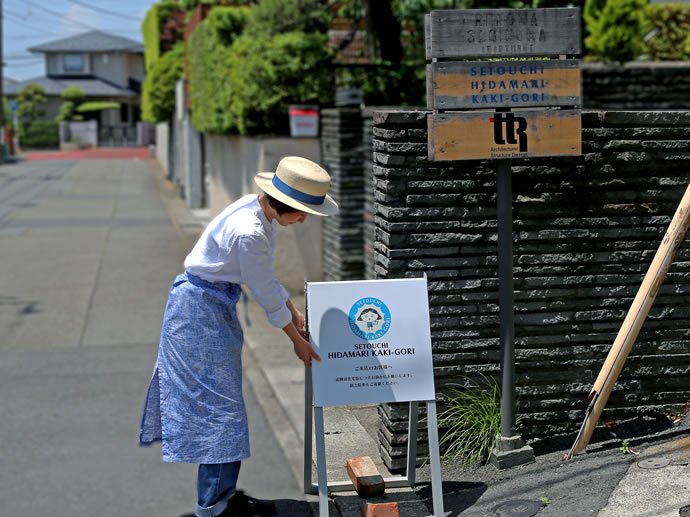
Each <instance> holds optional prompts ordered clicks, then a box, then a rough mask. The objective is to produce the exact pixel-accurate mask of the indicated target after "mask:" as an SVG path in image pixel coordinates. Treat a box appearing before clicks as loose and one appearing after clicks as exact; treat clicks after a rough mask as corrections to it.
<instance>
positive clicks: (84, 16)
mask: <svg viewBox="0 0 690 517" xmlns="http://www.w3.org/2000/svg"><path fill="white" fill-rule="evenodd" d="M154 3H155V2H153V1H149V0H118V1H117V2H110V1H109V2H106V1H104V0H2V46H3V48H2V53H3V61H4V63H5V66H4V68H3V77H5V78H9V79H15V80H18V81H23V80H26V79H31V78H33V77H40V76H43V75H45V64H44V59H43V54H32V53H30V52H29V51H28V50H26V49H27V48H28V47H32V46H35V45H40V44H42V43H47V42H49V41H54V40H58V39H61V38H65V37H68V36H74V35H75V34H80V33H83V32H88V31H91V30H94V29H98V30H102V31H106V32H110V33H113V34H117V35H118V36H124V37H126V38H130V39H133V40H135V41H139V42H141V41H142V38H141V29H140V27H141V20H142V19H143V18H144V15H145V14H146V11H147V10H148V8H149V7H150V6H151V5H152V4H154Z"/></svg>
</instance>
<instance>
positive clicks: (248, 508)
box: [219, 490, 276, 517]
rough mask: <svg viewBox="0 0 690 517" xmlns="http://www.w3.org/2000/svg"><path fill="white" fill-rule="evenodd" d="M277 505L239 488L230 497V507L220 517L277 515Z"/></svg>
mask: <svg viewBox="0 0 690 517" xmlns="http://www.w3.org/2000/svg"><path fill="white" fill-rule="evenodd" d="M275 513H276V505H275V503H273V502H272V501H260V500H259V499H254V498H253V497H249V496H248V495H247V494H245V493H244V492H242V490H238V491H237V492H235V495H233V496H232V497H231V498H230V499H228V507H227V508H226V509H225V510H224V511H223V513H221V514H220V516H219V517H251V516H252V515H275Z"/></svg>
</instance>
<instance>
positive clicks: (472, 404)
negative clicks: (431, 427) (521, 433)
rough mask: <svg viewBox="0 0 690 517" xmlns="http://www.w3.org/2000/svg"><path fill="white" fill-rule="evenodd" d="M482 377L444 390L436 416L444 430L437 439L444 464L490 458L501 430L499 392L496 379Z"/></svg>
mask: <svg viewBox="0 0 690 517" xmlns="http://www.w3.org/2000/svg"><path fill="white" fill-rule="evenodd" d="M481 377H482V378H481V380H480V381H479V382H477V381H475V380H474V379H466V384H465V385H460V384H450V385H448V386H447V389H445V390H444V394H445V395H446V397H447V398H448V403H447V405H446V407H445V408H444V409H443V411H441V412H440V413H439V417H438V419H439V427H441V428H444V429H446V431H445V432H444V434H443V436H442V437H441V439H440V441H439V445H440V447H441V450H443V451H444V452H443V455H442V460H443V462H444V463H454V462H461V463H462V464H463V465H464V466H466V467H472V466H475V465H480V464H484V463H488V461H489V459H490V456H491V450H492V448H493V446H494V444H495V442H496V436H497V435H499V434H500V432H501V406H500V399H501V391H500V389H499V387H498V383H497V382H496V380H495V379H493V378H491V377H486V376H484V375H482V376H481ZM517 420H518V422H519V420H520V419H519V418H518V419H517Z"/></svg>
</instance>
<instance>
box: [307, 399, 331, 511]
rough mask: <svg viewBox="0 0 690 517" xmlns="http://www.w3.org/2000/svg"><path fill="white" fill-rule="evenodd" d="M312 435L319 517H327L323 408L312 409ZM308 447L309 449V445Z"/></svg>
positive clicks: (326, 473) (326, 474)
mask: <svg viewBox="0 0 690 517" xmlns="http://www.w3.org/2000/svg"><path fill="white" fill-rule="evenodd" d="M314 433H315V434H316V469H317V471H318V473H319V474H318V475H319V517H328V472H327V469H326V437H325V433H324V427H323V408H322V407H318V406H317V407H315V408H314ZM305 445H306V444H305ZM309 447H310V448H311V443H310V444H309Z"/></svg>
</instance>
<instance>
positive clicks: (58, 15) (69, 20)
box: [23, 0, 103, 31]
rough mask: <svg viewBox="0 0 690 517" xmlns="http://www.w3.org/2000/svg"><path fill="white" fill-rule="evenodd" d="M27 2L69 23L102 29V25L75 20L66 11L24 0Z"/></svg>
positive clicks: (92, 28) (86, 27)
mask: <svg viewBox="0 0 690 517" xmlns="http://www.w3.org/2000/svg"><path fill="white" fill-rule="evenodd" d="M23 1H24V2H25V3H27V4H29V5H32V6H34V7H35V8H36V9H40V10H41V11H44V12H46V13H48V14H52V15H53V16H57V17H58V18H60V19H61V20H67V21H68V22H69V23H71V24H74V25H81V26H82V27H84V28H85V29H91V30H95V31H102V30H103V29H101V28H100V27H94V26H93V25H88V24H86V23H82V22H80V21H77V20H74V19H72V18H70V17H69V14H64V13H59V12H57V11H53V10H52V9H48V8H47V7H43V6H42V5H39V4H37V3H35V2H32V1H31V0H23Z"/></svg>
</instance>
